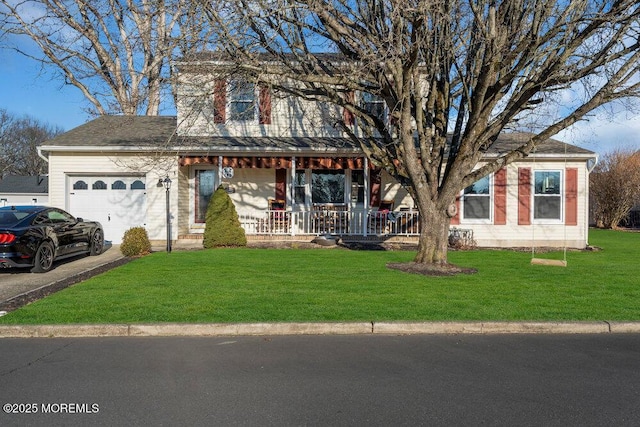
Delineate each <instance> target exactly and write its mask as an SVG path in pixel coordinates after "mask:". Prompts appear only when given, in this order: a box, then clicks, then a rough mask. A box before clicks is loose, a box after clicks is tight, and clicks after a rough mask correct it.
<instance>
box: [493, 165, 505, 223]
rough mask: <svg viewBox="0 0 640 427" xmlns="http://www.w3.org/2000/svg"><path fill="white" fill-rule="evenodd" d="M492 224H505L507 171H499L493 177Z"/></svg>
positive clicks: (503, 169)
mask: <svg viewBox="0 0 640 427" xmlns="http://www.w3.org/2000/svg"><path fill="white" fill-rule="evenodd" d="M493 223H494V224H495V225H505V224H506V223H507V170H506V169H505V168H502V169H500V170H499V171H497V172H496V173H495V174H494V175H493Z"/></svg>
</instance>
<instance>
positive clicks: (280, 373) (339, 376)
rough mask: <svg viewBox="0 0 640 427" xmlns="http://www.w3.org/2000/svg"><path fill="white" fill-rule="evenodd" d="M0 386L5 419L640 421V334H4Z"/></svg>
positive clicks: (85, 421)
mask: <svg viewBox="0 0 640 427" xmlns="http://www.w3.org/2000/svg"><path fill="white" fill-rule="evenodd" d="M0 384H1V387H0V403H2V405H3V411H0V425H43V426H44V425H69V426H73V425H78V426H80V425H83V426H84V425H168V426H174V425H194V426H195V425H222V426H226V425H247V426H254V425H255V426H258V425H259V426H271V425H273V426H298V425H311V426H360V425H367V426H392V425H393V426H396V425H411V426H414V425H429V426H432V425H436V426H439V425H442V426H451V425H474V426H475V425H491V426H538V425H540V426H542V425H544V426H637V425H639V424H640V335H636V334H615V335H601V334H599V335H458V336H453V335H448V336H447V335H438V336H434V335H413V336H363V335H358V336H280V337H226V338H184V337H183V338H175V337H174V338H82V339H80V338H76V339H67V338H55V339H2V340H0ZM25 411H31V412H34V411H36V412H37V413H15V412H25ZM7 412H9V413H7ZM43 412H44V413H43ZM70 412H73V413H70Z"/></svg>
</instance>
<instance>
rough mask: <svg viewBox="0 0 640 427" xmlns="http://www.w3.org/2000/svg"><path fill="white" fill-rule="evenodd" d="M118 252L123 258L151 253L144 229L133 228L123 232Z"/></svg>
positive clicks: (147, 236)
mask: <svg viewBox="0 0 640 427" xmlns="http://www.w3.org/2000/svg"><path fill="white" fill-rule="evenodd" d="M120 252H122V255H124V256H139V255H146V254H148V253H150V252H151V242H150V241H149V235H148V234H147V230H145V228H144V227H133V228H130V229H128V230H127V231H125V232H124V237H123V238H122V243H121V244H120Z"/></svg>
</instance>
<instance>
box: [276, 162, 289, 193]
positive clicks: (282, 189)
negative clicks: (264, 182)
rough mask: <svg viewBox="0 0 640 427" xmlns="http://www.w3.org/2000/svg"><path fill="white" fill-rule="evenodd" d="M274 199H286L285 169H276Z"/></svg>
mask: <svg viewBox="0 0 640 427" xmlns="http://www.w3.org/2000/svg"><path fill="white" fill-rule="evenodd" d="M276 200H287V169H276Z"/></svg>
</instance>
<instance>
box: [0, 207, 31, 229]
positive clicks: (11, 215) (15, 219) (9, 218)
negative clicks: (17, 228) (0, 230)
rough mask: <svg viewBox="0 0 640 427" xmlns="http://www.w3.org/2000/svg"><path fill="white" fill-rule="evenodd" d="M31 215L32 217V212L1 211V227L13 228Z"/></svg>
mask: <svg viewBox="0 0 640 427" xmlns="http://www.w3.org/2000/svg"><path fill="white" fill-rule="evenodd" d="M29 215H31V212H30V211H21V210H6V211H1V210H0V226H5V227H12V226H14V225H16V224H17V223H19V222H20V221H22V220H23V219H24V218H25V217H27V216H29Z"/></svg>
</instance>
